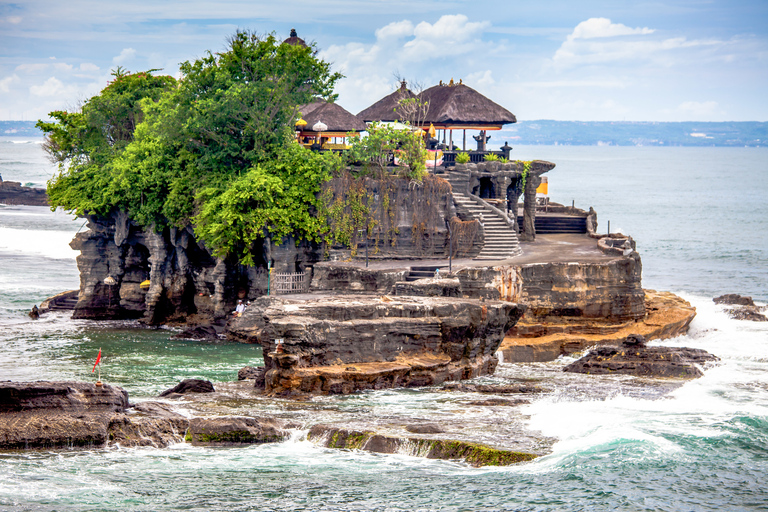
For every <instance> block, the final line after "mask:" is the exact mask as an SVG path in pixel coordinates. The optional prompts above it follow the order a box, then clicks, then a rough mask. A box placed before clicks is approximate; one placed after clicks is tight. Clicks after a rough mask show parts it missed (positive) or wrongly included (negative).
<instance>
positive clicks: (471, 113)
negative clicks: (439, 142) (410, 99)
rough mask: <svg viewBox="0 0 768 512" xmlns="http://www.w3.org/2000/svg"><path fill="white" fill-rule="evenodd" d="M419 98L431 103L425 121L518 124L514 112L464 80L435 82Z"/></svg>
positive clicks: (451, 123) (449, 123)
mask: <svg viewBox="0 0 768 512" xmlns="http://www.w3.org/2000/svg"><path fill="white" fill-rule="evenodd" d="M419 98H420V99H421V100H423V101H425V102H429V110H428V111H427V116H426V119H425V120H424V122H425V123H434V124H441V125H462V124H464V125H486V124H487V125H502V124H510V123H516V122H517V119H516V118H515V115H514V114H513V113H512V112H510V111H509V110H507V109H505V108H504V107H502V106H501V105H498V104H496V103H494V102H493V101H491V100H489V99H488V98H486V97H485V96H483V95H482V94H480V93H479V92H477V91H476V90H474V89H472V88H471V87H468V86H466V85H464V84H462V83H458V84H454V83H453V80H451V84H443V83H442V82H441V84H440V85H436V86H434V87H430V88H429V89H427V90H425V91H422V93H421V94H419Z"/></svg>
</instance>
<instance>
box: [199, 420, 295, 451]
mask: <svg viewBox="0 0 768 512" xmlns="http://www.w3.org/2000/svg"><path fill="white" fill-rule="evenodd" d="M288 435H289V434H288V432H287V431H286V430H284V429H283V423H282V422H280V421H278V420H275V419H273V418H251V417H238V418H192V420H190V422H189V431H188V433H187V436H186V440H187V441H189V442H191V443H192V444H193V445H196V446H200V445H204V446H205V445H207V446H210V445H218V446H236V445H243V444H263V443H277V442H280V441H283V440H284V439H286V438H287V437H288Z"/></svg>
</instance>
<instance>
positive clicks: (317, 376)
mask: <svg viewBox="0 0 768 512" xmlns="http://www.w3.org/2000/svg"><path fill="white" fill-rule="evenodd" d="M260 305H261V307H260V308H259V307H255V308H254V307H251V308H249V309H248V310H246V313H245V315H244V316H243V317H241V318H238V319H236V320H234V321H233V322H232V324H231V325H230V330H229V333H230V334H229V335H230V337H231V338H233V339H237V340H240V341H245V342H251V343H259V344H260V345H261V346H262V349H263V351H264V360H265V365H266V368H267V372H266V377H265V386H266V391H267V392H269V393H272V394H292V393H316V394H328V393H351V392H354V391H357V390H363V389H384V388H390V387H401V386H425V385H431V384H440V383H442V382H444V381H447V380H460V379H467V378H471V377H476V376H478V375H486V374H490V373H493V371H494V369H495V368H496V364H497V363H498V361H497V359H496V356H495V355H494V354H495V352H496V350H497V349H498V346H499V344H500V343H501V340H502V338H503V337H504V333H505V332H506V331H507V330H509V328H510V327H512V326H513V325H514V323H515V322H516V321H517V319H518V318H519V317H520V315H522V313H523V310H524V308H522V307H520V306H518V305H516V304H512V303H509V302H500V301H485V302H482V301H480V300H472V299H454V298H447V297H441V298H420V297H349V296H348V297H339V296H335V297H332V298H320V299H316V300H306V301H291V300H288V299H276V298H273V299H271V300H269V301H268V302H267V301H264V302H262V303H260ZM252 306H253V305H252ZM276 340H282V341H283V342H282V343H280V344H279V348H278V344H277V343H276Z"/></svg>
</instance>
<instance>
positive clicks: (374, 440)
mask: <svg viewBox="0 0 768 512" xmlns="http://www.w3.org/2000/svg"><path fill="white" fill-rule="evenodd" d="M307 438H308V439H309V440H310V441H312V442H315V443H318V444H320V445H321V446H325V447H327V448H346V449H356V450H363V451H368V452H373V453H400V454H403V453H405V454H408V455H413V456H420V457H426V458H428V459H445V460H462V461H465V462H467V463H469V464H471V465H473V466H508V465H510V464H516V463H519V462H526V461H530V460H533V459H535V458H536V457H537V455H536V454H532V453H525V452H515V451H511V450H504V449H498V448H493V447H490V446H486V445H483V444H479V443H470V442H467V441H458V440H445V439H427V438H421V437H397V436H392V435H382V434H377V433H375V432H372V431H360V430H351V429H345V428H336V427H332V426H328V425H315V426H314V427H312V429H311V430H310V431H309V434H307Z"/></svg>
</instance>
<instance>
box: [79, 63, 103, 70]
mask: <svg viewBox="0 0 768 512" xmlns="http://www.w3.org/2000/svg"><path fill="white" fill-rule="evenodd" d="M100 69H101V68H100V67H99V66H97V65H96V64H93V63H91V62H81V63H80V71H98V70H100Z"/></svg>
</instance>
